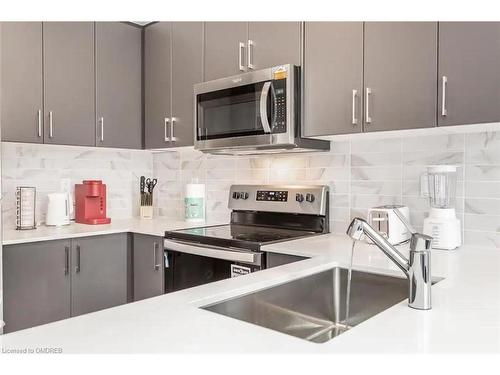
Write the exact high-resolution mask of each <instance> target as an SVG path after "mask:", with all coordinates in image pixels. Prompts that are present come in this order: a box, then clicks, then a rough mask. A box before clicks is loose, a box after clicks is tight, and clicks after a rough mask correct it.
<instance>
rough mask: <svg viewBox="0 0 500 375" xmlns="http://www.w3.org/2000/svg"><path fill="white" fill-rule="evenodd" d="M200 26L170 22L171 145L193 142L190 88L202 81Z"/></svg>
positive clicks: (190, 143)
mask: <svg viewBox="0 0 500 375" xmlns="http://www.w3.org/2000/svg"><path fill="white" fill-rule="evenodd" d="M202 70H203V23H202V22H173V23H172V118H171V124H170V125H171V127H170V133H169V136H170V137H171V139H172V142H171V143H172V145H173V146H192V145H193V143H194V139H193V137H194V134H193V132H194V99H193V85H194V84H195V83H199V82H201V81H202V80H203V76H202Z"/></svg>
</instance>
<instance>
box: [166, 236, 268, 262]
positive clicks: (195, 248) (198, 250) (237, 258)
mask: <svg viewBox="0 0 500 375" xmlns="http://www.w3.org/2000/svg"><path fill="white" fill-rule="evenodd" d="M163 245H164V248H165V250H167V251H168V250H171V251H177V252H179V253H187V254H193V255H199V256H203V257H207V258H217V259H223V260H229V261H232V262H243V263H254V264H255V263H257V262H258V260H259V258H260V256H261V254H262V253H258V252H257V253H256V252H251V251H241V250H235V249H234V248H224V247H219V246H212V245H203V246H200V245H199V244H193V243H189V242H182V241H177V240H176V241H174V240H170V239H164V240H163Z"/></svg>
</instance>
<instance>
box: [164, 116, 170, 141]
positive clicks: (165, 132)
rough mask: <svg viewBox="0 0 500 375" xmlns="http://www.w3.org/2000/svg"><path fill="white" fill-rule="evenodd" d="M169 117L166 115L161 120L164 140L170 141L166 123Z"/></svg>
mask: <svg viewBox="0 0 500 375" xmlns="http://www.w3.org/2000/svg"><path fill="white" fill-rule="evenodd" d="M169 121H170V119H169V118H168V117H165V118H164V120H163V132H164V137H165V142H170V138H169V137H168V123H169Z"/></svg>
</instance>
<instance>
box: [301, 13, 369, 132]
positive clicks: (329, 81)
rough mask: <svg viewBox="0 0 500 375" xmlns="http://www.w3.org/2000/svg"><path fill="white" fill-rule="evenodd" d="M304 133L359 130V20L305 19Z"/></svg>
mask: <svg viewBox="0 0 500 375" xmlns="http://www.w3.org/2000/svg"><path fill="white" fill-rule="evenodd" d="M304 34H305V36H304V37H305V43H304V44H305V47H304V48H305V50H304V70H303V71H304V109H303V111H304V127H303V134H304V135H305V136H308V137H310V136H319V135H332V134H347V133H356V132H361V131H362V129H363V126H362V106H363V100H362V97H363V23H362V22H306V23H305V26H304Z"/></svg>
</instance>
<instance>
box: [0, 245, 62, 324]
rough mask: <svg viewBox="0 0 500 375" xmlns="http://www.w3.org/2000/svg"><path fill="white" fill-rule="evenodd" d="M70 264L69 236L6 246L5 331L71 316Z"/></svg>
mask: <svg viewBox="0 0 500 375" xmlns="http://www.w3.org/2000/svg"><path fill="white" fill-rule="evenodd" d="M69 268H70V241H69V240H60V241H47V242H33V243H27V244H20V245H9V246H4V248H3V282H4V284H3V296H4V320H5V323H6V325H5V327H4V332H6V333H8V332H13V331H17V330H20V329H24V328H29V327H34V326H37V325H40V324H45V323H49V322H53V321H56V320H60V319H65V318H69V317H70V295H71V293H70V272H69Z"/></svg>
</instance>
